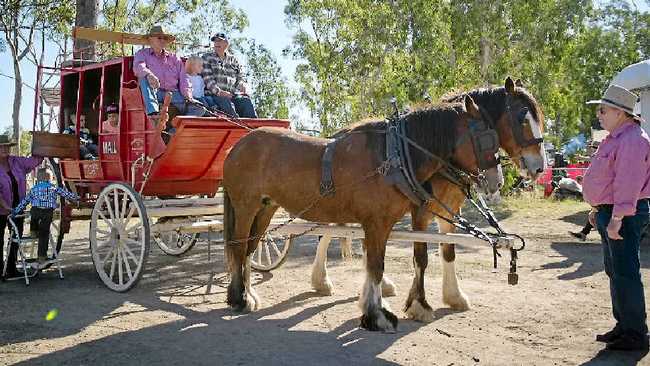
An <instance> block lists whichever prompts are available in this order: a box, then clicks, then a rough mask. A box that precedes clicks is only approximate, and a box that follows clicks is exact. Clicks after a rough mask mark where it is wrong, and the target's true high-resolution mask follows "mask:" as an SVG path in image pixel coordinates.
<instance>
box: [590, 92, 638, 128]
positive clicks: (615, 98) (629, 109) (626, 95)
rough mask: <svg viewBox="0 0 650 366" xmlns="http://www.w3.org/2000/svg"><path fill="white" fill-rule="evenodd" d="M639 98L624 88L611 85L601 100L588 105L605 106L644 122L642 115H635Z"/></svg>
mask: <svg viewBox="0 0 650 366" xmlns="http://www.w3.org/2000/svg"><path fill="white" fill-rule="evenodd" d="M638 101H639V97H638V96H637V95H636V94H634V93H632V92H631V91H629V90H627V89H625V88H624V87H622V86H618V85H610V86H609V88H607V90H606V91H605V94H604V95H603V97H602V98H601V99H598V100H590V101H588V102H587V104H604V105H607V106H610V107H612V108H616V109H619V110H622V111H623V112H626V113H628V114H629V115H631V116H632V118H634V119H636V120H638V121H641V122H642V121H643V118H641V116H640V115H638V114H637V113H634V105H635V104H636V102H638Z"/></svg>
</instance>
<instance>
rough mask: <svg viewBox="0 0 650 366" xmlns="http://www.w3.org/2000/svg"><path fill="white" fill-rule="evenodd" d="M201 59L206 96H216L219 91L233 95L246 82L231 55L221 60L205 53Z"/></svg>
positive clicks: (241, 70)
mask: <svg viewBox="0 0 650 366" xmlns="http://www.w3.org/2000/svg"><path fill="white" fill-rule="evenodd" d="M201 58H203V72H202V73H201V76H203V81H204V82H205V91H206V92H207V94H212V95H217V94H219V91H220V90H223V91H227V92H229V93H232V94H234V93H235V92H236V91H237V90H238V88H239V87H240V85H241V84H242V83H245V82H246V79H245V78H244V70H243V68H242V67H241V65H239V61H237V59H236V58H235V56H233V55H232V54H231V53H226V57H224V58H221V57H219V56H217V54H216V53H215V52H206V53H204V54H203V55H201Z"/></svg>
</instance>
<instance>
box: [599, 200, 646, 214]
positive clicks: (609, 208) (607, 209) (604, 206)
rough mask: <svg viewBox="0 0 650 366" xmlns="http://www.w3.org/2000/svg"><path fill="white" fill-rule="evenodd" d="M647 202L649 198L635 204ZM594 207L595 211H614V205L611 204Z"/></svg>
mask: <svg viewBox="0 0 650 366" xmlns="http://www.w3.org/2000/svg"><path fill="white" fill-rule="evenodd" d="M648 200H650V198H642V199H640V200H638V201H636V203H637V205H638V204H639V202H642V203H643V202H648ZM595 207H596V209H598V211H611V210H613V209H614V205H613V204H611V203H604V204H602V205H596V206H595Z"/></svg>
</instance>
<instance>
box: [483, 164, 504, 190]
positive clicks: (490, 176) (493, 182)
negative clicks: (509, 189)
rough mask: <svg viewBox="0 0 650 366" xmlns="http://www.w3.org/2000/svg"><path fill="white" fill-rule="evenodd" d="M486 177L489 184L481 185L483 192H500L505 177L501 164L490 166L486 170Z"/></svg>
mask: <svg viewBox="0 0 650 366" xmlns="http://www.w3.org/2000/svg"><path fill="white" fill-rule="evenodd" d="M484 175H485V179H486V180H487V184H483V185H481V188H482V190H483V193H485V194H486V195H493V194H495V193H499V190H500V189H501V187H503V183H504V178H503V169H502V168H501V164H498V165H497V166H496V167H494V168H490V169H488V170H486V171H485V174H484Z"/></svg>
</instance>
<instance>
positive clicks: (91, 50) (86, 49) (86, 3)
mask: <svg viewBox="0 0 650 366" xmlns="http://www.w3.org/2000/svg"><path fill="white" fill-rule="evenodd" d="M98 9H99V0H77V15H76V18H75V25H76V26H77V27H87V28H95V27H96V26H97V10H98ZM73 56H74V59H75V60H90V61H93V60H95V42H94V41H87V40H85V39H75V40H74V50H73Z"/></svg>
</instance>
